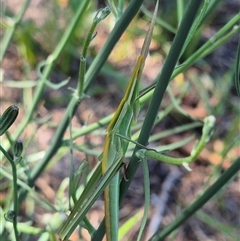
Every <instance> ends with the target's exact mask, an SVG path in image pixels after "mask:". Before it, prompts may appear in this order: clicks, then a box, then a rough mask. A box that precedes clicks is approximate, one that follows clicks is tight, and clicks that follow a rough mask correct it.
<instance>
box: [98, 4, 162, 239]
mask: <svg viewBox="0 0 240 241" xmlns="http://www.w3.org/2000/svg"><path fill="white" fill-rule="evenodd" d="M157 9H158V1H157V4H156V7H155V10H154V14H153V18H152V21H151V24H150V27H149V29H148V32H147V35H146V37H145V40H144V43H143V46H142V49H141V53H140V55H139V57H138V59H137V63H136V65H135V68H134V70H133V73H132V75H131V78H130V81H129V84H128V87H127V90H126V93H125V95H124V97H123V99H122V100H121V102H120V104H119V106H118V108H117V110H116V112H115V114H114V116H113V119H112V120H111V122H110V123H109V125H108V128H107V136H106V140H105V144H104V149H103V154H102V174H105V173H106V172H107V170H108V169H109V168H110V167H111V166H112V165H113V163H115V162H121V163H123V160H124V156H125V153H126V151H127V148H128V141H126V140H124V139H123V138H122V137H121V136H126V137H129V138H130V132H131V123H132V120H133V118H134V117H135V116H136V114H137V111H138V110H137V109H138V108H137V105H138V103H137V102H138V100H137V98H138V96H139V83H140V79H141V75H142V71H143V68H144V64H145V60H146V57H147V54H148V50H149V45H150V43H151V38H152V33H153V28H154V24H155V21H156V16H157ZM116 134H118V135H116ZM119 181H120V175H119V173H117V174H116V175H115V176H114V178H113V179H112V180H111V182H110V183H109V185H108V186H107V187H106V189H105V190H104V203H105V226H106V237H107V240H108V241H115V240H118V212H119Z"/></svg>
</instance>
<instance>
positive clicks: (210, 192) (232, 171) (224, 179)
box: [149, 158, 240, 241]
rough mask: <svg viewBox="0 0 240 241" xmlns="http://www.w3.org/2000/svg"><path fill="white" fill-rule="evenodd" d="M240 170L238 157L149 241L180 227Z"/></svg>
mask: <svg viewBox="0 0 240 241" xmlns="http://www.w3.org/2000/svg"><path fill="white" fill-rule="evenodd" d="M239 170H240V158H237V159H236V160H235V161H234V163H233V164H232V166H231V167H230V168H228V170H227V171H225V172H224V173H223V174H222V175H221V176H220V178H219V179H218V180H217V181H216V182H215V183H214V184H213V185H212V186H210V187H209V188H208V189H207V190H206V191H205V192H204V193H203V194H202V195H201V196H200V197H199V198H197V200H196V201H194V202H193V203H192V204H191V205H190V206H188V207H187V208H186V209H185V210H184V211H183V212H182V213H181V214H180V215H179V216H178V217H177V218H176V219H175V220H174V221H173V222H172V223H171V224H170V225H169V226H167V227H166V228H164V230H163V231H162V232H161V231H159V232H157V233H156V234H155V235H154V236H153V237H152V238H151V239H150V240H149V241H160V240H164V238H165V237H166V236H167V235H168V234H170V233H171V232H172V231H173V230H175V229H176V228H178V227H179V226H180V225H182V223H183V222H184V221H186V220H187V219H188V218H189V217H190V216H192V215H193V214H194V213H195V212H196V211H197V210H199V209H200V208H201V207H202V206H203V205H204V204H205V203H207V202H208V201H209V200H210V199H211V198H212V197H213V196H214V195H215V194H216V193H217V192H218V191H219V190H220V189H222V188H223V186H224V185H226V184H227V182H228V181H229V180H230V179H231V178H233V177H234V175H235V174H236V173H237V172H238V171H239Z"/></svg>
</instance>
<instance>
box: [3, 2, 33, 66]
mask: <svg viewBox="0 0 240 241" xmlns="http://www.w3.org/2000/svg"><path fill="white" fill-rule="evenodd" d="M30 1H31V0H26V1H25V2H24V3H23V7H22V9H21V11H20V12H19V13H18V15H17V16H15V17H14V18H13V23H12V25H11V26H9V27H8V30H7V31H6V33H5V34H4V37H3V39H2V41H1V43H0V46H1V51H0V62H2V60H3V57H4V55H5V52H6V50H7V48H8V45H9V43H10V41H11V39H12V36H13V34H14V32H15V30H16V28H17V26H18V24H19V23H20V21H21V20H22V17H23V15H24V13H25V12H26V10H27V7H28V5H29V3H30ZM0 4H1V3H0Z"/></svg>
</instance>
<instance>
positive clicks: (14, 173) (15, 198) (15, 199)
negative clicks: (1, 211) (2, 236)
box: [0, 145, 20, 241]
mask: <svg viewBox="0 0 240 241" xmlns="http://www.w3.org/2000/svg"><path fill="white" fill-rule="evenodd" d="M0 150H1V152H2V153H3V155H4V156H5V157H6V158H7V160H8V161H9V162H10V164H11V167H12V177H13V181H12V183H13V211H14V215H13V219H12V222H13V230H14V235H15V240H16V241H20V239H19V235H18V229H17V215H18V195H17V169H16V164H15V163H14V161H13V159H12V158H11V157H10V156H9V154H8V153H7V152H6V151H5V149H4V148H3V147H2V146H1V145H0Z"/></svg>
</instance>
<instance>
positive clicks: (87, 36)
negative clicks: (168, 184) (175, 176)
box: [0, 0, 240, 241]
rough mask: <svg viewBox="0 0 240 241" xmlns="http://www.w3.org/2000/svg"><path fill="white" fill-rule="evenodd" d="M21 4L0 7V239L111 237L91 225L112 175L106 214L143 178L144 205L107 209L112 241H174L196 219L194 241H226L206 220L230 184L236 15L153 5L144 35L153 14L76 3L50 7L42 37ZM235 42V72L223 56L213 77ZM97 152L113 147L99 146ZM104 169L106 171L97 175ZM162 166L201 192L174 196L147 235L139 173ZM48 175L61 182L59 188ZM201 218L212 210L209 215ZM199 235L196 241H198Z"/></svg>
mask: <svg viewBox="0 0 240 241" xmlns="http://www.w3.org/2000/svg"><path fill="white" fill-rule="evenodd" d="M30 2H31V1H29V0H25V1H23V2H22V5H21V8H20V10H19V12H17V13H13V12H12V11H11V10H10V9H11V8H10V7H9V6H8V5H7V6H5V8H3V10H2V16H1V18H2V21H1V26H2V29H3V30H4V31H3V37H2V39H1V49H0V59H1V63H2V67H1V71H2V73H1V78H2V79H1V82H0V88H1V89H0V93H1V96H0V98H1V99H0V100H1V103H0V112H1V116H0V135H1V137H0V138H1V139H0V160H1V171H0V181H1V189H0V196H1V197H3V198H1V199H0V203H1V205H0V213H1V216H0V218H1V219H0V222H1V227H0V237H1V238H3V240H16V241H20V240H21V241H25V240H39V241H43V240H53V241H54V240H82V239H81V238H82V237H83V236H84V234H83V232H82V230H87V233H88V234H89V236H90V237H91V240H93V241H99V240H102V238H103V236H104V235H105V233H106V229H109V228H110V226H111V225H110V226H109V225H106V227H105V221H104V220H105V218H104V217H102V218H101V223H100V224H99V226H98V227H96V226H95V225H94V224H93V222H92V220H91V218H89V213H90V212H91V210H93V208H94V204H95V203H96V201H97V200H101V195H102V193H103V192H104V190H105V193H106V187H107V188H108V186H109V184H111V183H113V180H115V179H116V173H119V171H121V170H120V169H124V170H123V174H122V175H120V184H118V183H115V184H116V185H115V186H114V187H115V193H116V196H117V197H118V198H117V199H119V204H120V205H118V200H117V201H116V200H115V204H116V205H114V207H115V208H118V206H120V207H122V206H121V205H124V203H125V202H124V201H125V197H126V194H127V191H128V190H129V187H130V185H131V184H132V183H133V182H134V177H135V176H136V172H137V169H138V167H139V166H141V168H142V169H143V178H142V182H141V183H138V184H137V185H138V186H144V188H143V190H144V196H145V197H144V198H143V197H138V199H143V200H144V203H143V204H142V207H143V209H139V208H135V210H134V215H133V214H130V215H129V216H127V217H125V218H120V217H119V215H118V210H116V209H115V210H112V209H110V208H109V210H107V212H106V215H109V216H111V218H112V217H113V218H114V220H115V221H114V222H118V221H119V220H120V224H119V230H115V229H116V228H115V229H114V230H113V231H114V234H113V236H115V237H116V236H118V239H119V240H146V239H144V237H145V236H146V237H147V240H154V241H157V240H165V238H166V239H167V240H174V238H175V237H176V236H177V235H178V231H179V230H180V227H183V226H184V222H185V221H187V220H188V219H189V218H190V217H194V222H195V224H194V225H193V224H192V225H193V226H191V222H190V224H189V225H190V227H191V229H193V230H194V228H193V227H195V228H196V230H194V231H193V234H194V235H195V236H194V237H195V239H196V240H198V239H197V238H196V237H198V233H199V232H198V230H197V229H199V227H196V220H197V222H198V223H201V225H205V226H204V227H208V229H209V230H210V231H211V232H212V233H214V235H215V237H217V239H218V240H237V237H238V234H237V233H238V228H237V225H239V224H237V222H233V223H230V221H229V220H230V218H229V219H227V218H226V220H224V218H223V217H224V216H221V215H214V214H212V213H210V211H213V210H214V211H215V212H218V211H219V210H221V212H222V213H227V212H228V210H229V207H228V204H227V197H226V196H227V194H226V186H227V185H229V188H230V187H232V186H234V182H236V180H238V181H239V177H238V176H237V173H238V171H239V170H240V158H239V155H238V154H239V150H240V149H239V144H240V141H239V135H238V134H239V131H240V130H239V128H240V126H239V121H240V120H239V116H240V110H239V98H240V94H239V93H240V89H239V86H240V84H239V76H240V72H239V71H240V38H239V32H240V25H239V23H240V13H239V12H236V13H234V12H227V13H226V15H225V16H224V18H222V19H223V20H222V22H221V23H218V22H217V23H215V22H214V21H216V19H218V18H217V17H216V16H217V15H218V14H222V13H221V12H220V13H219V11H221V7H222V5H223V4H224V1H216V0H213V1H210V2H209V1H208V0H205V1H204V0H191V1H184V0H179V1H168V3H166V4H164V5H162V3H161V1H160V2H159V9H158V14H157V17H156V23H155V24H154V30H153V34H151V33H149V32H148V33H147V30H148V28H149V26H150V22H151V21H152V18H153V11H154V7H155V5H156V3H155V2H154V1H149V3H148V2H147V1H146V3H144V1H143V0H132V1H124V0H119V1H113V0H108V1H106V4H107V5H108V6H107V7H104V8H101V9H100V8H98V6H97V3H93V2H91V1H87V0H82V1H76V0H70V1H69V2H68V1H54V2H52V1H50V2H49V3H46V6H45V11H44V12H42V14H43V15H44V16H45V21H42V22H41V21H40V23H38V22H37V21H36V20H34V19H33V20H29V19H28V18H27V16H25V15H24V14H25V13H26V11H27V10H28V9H30V8H31V7H33V6H31V5H30ZM79 2H80V4H79ZM66 3H67V5H65V4H66ZM110 10H111V11H110ZM40 15H41V14H40ZM24 16H25V17H24ZM35 17H36V18H37V16H35ZM43 19H44V17H43V16H41V20H43ZM153 23H154V21H152V25H151V26H152V27H153ZM214 23H215V24H216V25H214ZM216 26H217V27H216ZM219 26H220V27H219ZM150 30H152V29H151V27H150ZM150 32H151V31H150ZM145 37H146V40H147V41H149V42H148V43H147V44H146V45H144V46H145V47H144V46H143V49H142V51H141V46H142V44H138V42H139V41H140V40H139V39H144V38H145ZM236 37H238V39H237V40H236V41H235V42H237V41H238V47H236V48H235V49H234V48H233V50H232V47H231V48H229V50H228V51H232V52H233V57H232V58H233V59H235V61H232V63H231V61H230V60H229V59H228V56H230V55H228V54H227V55H226V56H224V57H225V59H224V61H225V62H224V66H227V67H226V68H225V69H224V70H223V69H221V66H220V67H218V68H217V67H216V69H215V71H214V67H211V65H212V63H213V62H214V60H211V58H210V57H209V56H214V53H217V51H218V50H219V49H221V48H223V47H224V46H226V44H227V43H228V42H229V41H232V40H233V39H236ZM150 41H151V43H152V45H150V54H149V55H148V56H147V52H148V45H149V43H150ZM151 46H153V47H151ZM12 56H14V57H13V59H11V58H12ZM133 56H134V57H133ZM138 56H140V57H139V58H138ZM137 58H138V60H137ZM219 58H220V57H219ZM145 59H146V64H145V65H146V66H147V67H146V66H145V68H144V69H142V68H143V66H144V62H145ZM148 61H150V62H151V61H152V62H151V64H149V63H150V62H149V63H148ZM211 61H212V62H211ZM216 62H217V61H216ZM219 62H221V61H220V60H219ZM17 63H18V65H19V66H18V65H17ZM214 64H215V63H214ZM216 64H217V63H216ZM154 65H156V66H157V67H155V68H154ZM9 66H10V67H9ZM76 66H77V67H76ZM126 66H127V67H128V68H130V69H131V71H129V69H128V68H126ZM134 66H135V70H134ZM124 68H125V69H126V72H125V73H124V71H121V70H122V69H124ZM9 69H10V71H9ZM19 69H20V70H19ZM216 70H217V71H216ZM141 71H143V72H141ZM154 71H155V73H152V72H154ZM218 71H219V73H218ZM220 71H222V72H220ZM131 73H132V75H131ZM9 76H10V77H9ZM14 76H18V77H17V78H16V77H14ZM141 77H142V82H141V83H140V82H139V80H140V78H141ZM109 79H110V82H108V80H109ZM146 79H148V80H150V81H146ZM129 82H130V85H129V87H128V88H126V86H127V84H128V83H129ZM149 83H150V84H149ZM116 86H117V88H116ZM143 86H144V87H143ZM114 88H115V89H114ZM139 88H140V92H139ZM124 92H125V95H124ZM9 93H10V94H9ZM15 93H18V94H17V97H16V96H15ZM111 95H112V96H113V95H114V98H115V99H114V101H112V100H110V102H112V103H113V105H114V106H113V107H109V108H108V107H107V104H106V106H105V102H104V101H105V99H106V98H109V99H111ZM123 96H125V97H124V99H123V101H122V102H121V103H123V104H119V103H120V100H121V99H122V97H123ZM136 96H137V97H136ZM133 97H134V100H133V99H132V98H133ZM103 105H104V106H103ZM122 105H123V106H122ZM117 107H118V109H117ZM193 107H194V108H193ZM111 108H113V109H111ZM98 109H99V110H102V111H103V112H104V113H100V114H99V113H98ZM116 110H117V111H116ZM87 111H89V112H87ZM114 111H116V114H115V116H114ZM95 112H96V113H95ZM138 112H139V113H140V114H139V116H137V114H138ZM56 113H57V114H56ZM86 113H87V114H86ZM59 116H61V117H59ZM96 116H97V118H96ZM99 116H101V118H100V117H99ZM76 120H77V121H76ZM109 123H110V124H109ZM108 124H109V127H108V134H109V133H110V134H109V135H107V138H106V129H107V126H108ZM199 128H200V131H199ZM105 138H106V140H107V141H109V140H110V142H111V145H109V146H107V145H106V144H105V145H103V143H104V141H105ZM46 139H48V140H46ZM194 143H195V144H194ZM189 146H190V148H188V147H189ZM191 150H192V151H191ZM101 153H103V155H102V154H101ZM106 155H108V156H110V155H111V156H112V157H113V160H112V161H111V162H110V161H109V160H108V159H106ZM186 156H187V157H186ZM102 159H103V160H104V161H103V162H105V163H107V168H106V170H104V171H102V168H101V160H102ZM149 159H151V160H150V161H149ZM93 160H94V161H93ZM123 160H124V163H125V160H126V161H127V160H129V164H128V165H125V164H124V163H123ZM196 160H198V162H195V161H196ZM159 161H160V162H161V161H162V162H165V163H168V164H167V165H169V166H168V170H171V168H172V167H170V165H172V164H177V165H180V166H181V167H180V169H181V170H183V171H182V174H183V173H185V176H188V177H189V179H187V180H189V181H188V185H190V186H191V185H192V186H193V185H194V183H192V181H193V180H194V179H191V177H190V176H191V174H193V175H194V173H197V170H200V169H198V168H199V167H204V168H206V170H207V171H205V172H203V173H201V175H202V178H201V180H202V183H200V186H201V188H197V191H196V192H195V193H194V194H193V197H189V198H188V197H187V195H188V194H189V195H190V196H191V194H190V193H182V192H181V191H182V190H183V189H181V188H179V190H175V192H176V193H177V194H176V196H177V197H176V200H175V202H176V203H175V207H174V209H176V210H174V219H173V220H171V221H170V222H168V224H166V221H165V223H164V222H162V220H160V221H159V222H158V223H157V224H158V225H157V226H156V227H155V228H154V229H153V230H150V228H149V227H150V225H148V223H147V222H146V221H147V220H148V221H149V222H150V221H151V220H152V219H153V216H154V215H153V214H152V212H151V209H154V204H152V205H151V203H150V194H151V193H153V191H152V186H151V185H150V184H151V178H153V176H152V175H154V173H151V170H148V168H149V167H150V166H151V165H152V163H157V164H154V165H158V167H159V170H158V168H155V172H158V171H160V169H161V168H165V167H164V164H162V163H160V164H159ZM64 163H66V164H65V166H64ZM188 165H189V166H188ZM184 167H186V169H187V170H186V169H185V168H184ZM59 168H60V169H61V173H63V174H64V175H63V176H62V177H57V176H56V175H58V174H56V173H57V169H59ZM66 169H67V171H66ZM150 169H151V168H150ZM153 169H154V168H153ZM191 169H192V170H191ZM149 174H150V175H149ZM117 175H118V176H119V174H117ZM157 175H158V174H157ZM164 175H165V174H164ZM43 176H44V177H50V179H49V181H48V182H50V183H51V184H50V185H49V183H47V181H46V182H45V181H44V185H45V186H42V185H43V182H41V180H43V179H42V178H43ZM46 179H47V178H46ZM53 179H54V180H55V181H56V180H57V184H56V185H55V186H54V181H53ZM177 185H178V184H177ZM198 185H199V183H198ZM52 186H54V187H52ZM160 186H161V183H159V188H161V187H160ZM139 188H140V187H139ZM232 188H233V187H232ZM163 189H164V188H163ZM47 193H48V194H49V196H48V195H47ZM50 193H52V194H51V195H50ZM168 195H169V194H168ZM236 195H238V194H236ZM107 197H108V195H107V194H105V199H107ZM229 198H231V197H229ZM187 200H191V201H187ZM111 201H112V202H114V199H112V198H110V202H111ZM105 202H106V203H107V200H105ZM213 202H214V204H212V203H213ZM205 204H206V206H204V205H205ZM163 205H167V206H168V203H165V204H164V203H163ZM169 205H170V204H169ZM208 205H209V206H212V205H214V208H213V209H212V210H211V209H210V211H209V209H208V208H207V206H208ZM133 206H134V205H133ZM203 206H204V207H206V208H205V209H204V208H203ZM234 207H235V206H234ZM165 211H166V212H167V207H166V208H165ZM111 212H114V213H111ZM120 213H121V211H120ZM171 215H172V214H171ZM231 215H232V214H229V216H231ZM103 216H104V215H103ZM159 216H160V215H159ZM141 221H142V222H141ZM108 222H109V220H108V221H107V222H106V223H108ZM146 223H147V224H146ZM131 230H135V234H134V235H133V234H131ZM107 231H108V230H107ZM210 231H208V233H209V232H210ZM211 232H210V233H211ZM76 233H77V234H78V236H79V237H78V238H77V239H76V238H74V236H73V234H76ZM206 233H207V231H206ZM201 235H203V236H201V238H200V237H198V238H199V240H200V239H203V237H204V235H205V236H206V235H207V234H201ZM110 237H111V236H110V235H109V237H108V241H109V240H111V238H110ZM220 237H221V238H222V239H221V238H220ZM89 240H90V238H89ZM113 241H114V240H113Z"/></svg>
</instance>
